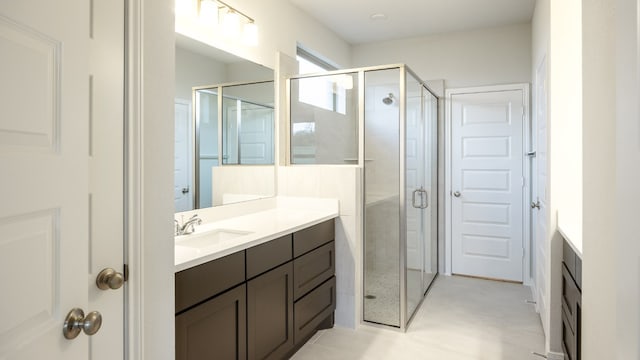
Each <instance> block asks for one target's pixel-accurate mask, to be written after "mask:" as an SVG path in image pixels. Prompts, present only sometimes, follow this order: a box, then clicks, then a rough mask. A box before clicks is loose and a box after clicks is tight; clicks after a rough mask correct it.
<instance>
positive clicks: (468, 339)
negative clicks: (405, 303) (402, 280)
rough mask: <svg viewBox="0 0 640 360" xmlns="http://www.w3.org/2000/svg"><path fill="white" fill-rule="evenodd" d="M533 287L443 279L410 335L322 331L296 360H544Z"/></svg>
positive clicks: (369, 329)
mask: <svg viewBox="0 0 640 360" xmlns="http://www.w3.org/2000/svg"><path fill="white" fill-rule="evenodd" d="M529 299H531V291H530V289H529V288H528V287H525V286H522V285H518V284H510V283H503V282H496V281H489V280H480V279H471V278H464V277H457V276H451V277H449V276H439V277H438V278H437V279H436V280H435V283H434V284H433V287H432V289H431V290H430V292H429V293H428V294H427V297H426V298H425V300H424V302H423V303H422V305H421V306H420V308H419V309H418V310H417V313H416V315H415V318H414V319H413V321H412V323H411V324H410V325H409V330H408V331H407V332H406V333H404V334H403V333H401V332H399V331H394V330H387V329H382V328H378V327H372V326H367V325H362V326H360V327H359V328H358V329H357V330H352V329H346V328H340V327H335V328H333V329H329V330H323V331H321V332H319V333H318V334H317V335H316V336H315V337H314V338H313V341H309V342H308V343H307V344H305V345H304V346H303V347H302V348H301V349H300V351H298V352H297V353H296V354H295V355H294V356H293V359H298V360H305V359H426V360H429V359H438V360H478V359H480V360H484V359H486V360H513V359H518V360H521V359H539V357H536V356H534V355H532V354H531V352H532V351H536V352H539V353H544V333H543V331H542V326H541V324H540V318H539V316H538V314H537V313H536V312H535V309H534V307H533V306H532V305H530V304H527V303H525V300H529Z"/></svg>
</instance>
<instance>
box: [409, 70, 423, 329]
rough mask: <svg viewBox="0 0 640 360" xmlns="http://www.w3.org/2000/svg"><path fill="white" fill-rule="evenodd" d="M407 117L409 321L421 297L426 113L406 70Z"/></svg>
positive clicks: (418, 90) (419, 89)
mask: <svg viewBox="0 0 640 360" xmlns="http://www.w3.org/2000/svg"><path fill="white" fill-rule="evenodd" d="M406 93H407V95H406V99H407V105H406V121H405V126H406V128H405V143H404V146H405V169H404V174H405V194H404V195H405V211H406V219H405V221H406V236H407V247H406V255H407V259H406V266H407V268H406V271H407V273H406V275H407V289H406V291H407V321H408V320H409V319H410V318H411V315H413V312H414V311H415V310H416V308H417V307H418V304H419V303H420V299H422V295H423V292H422V267H423V255H424V250H423V249H424V233H423V231H424V218H423V215H424V211H423V209H422V208H423V207H424V206H425V205H426V204H425V201H426V200H427V199H426V196H425V194H424V192H423V190H424V188H423V185H424V171H425V164H424V117H423V116H422V85H421V84H420V81H419V80H418V79H416V78H415V77H413V76H412V75H411V73H409V72H407V87H406Z"/></svg>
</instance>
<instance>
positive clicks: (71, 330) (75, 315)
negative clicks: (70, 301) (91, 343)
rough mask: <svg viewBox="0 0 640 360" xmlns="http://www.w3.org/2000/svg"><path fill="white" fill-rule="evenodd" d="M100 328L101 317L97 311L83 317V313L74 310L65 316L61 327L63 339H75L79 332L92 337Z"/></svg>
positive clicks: (76, 309)
mask: <svg viewBox="0 0 640 360" xmlns="http://www.w3.org/2000/svg"><path fill="white" fill-rule="evenodd" d="M100 326H102V315H101V314H100V313H99V312H97V311H92V312H90V313H88V314H87V316H86V317H85V316H84V311H82V309H79V308H74V309H72V310H71V311H69V313H68V314H67V317H66V318H65V319H64V325H63V327H62V334H64V337H65V339H69V340H71V339H75V338H76V337H78V334H80V330H82V331H84V333H85V334H87V335H93V334H95V333H97V332H98V330H100Z"/></svg>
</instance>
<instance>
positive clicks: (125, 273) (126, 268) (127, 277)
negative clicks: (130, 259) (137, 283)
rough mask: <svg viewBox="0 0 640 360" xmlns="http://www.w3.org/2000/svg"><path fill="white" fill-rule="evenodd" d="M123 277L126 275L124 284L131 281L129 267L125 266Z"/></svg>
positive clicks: (123, 267)
mask: <svg viewBox="0 0 640 360" xmlns="http://www.w3.org/2000/svg"><path fill="white" fill-rule="evenodd" d="M122 269H123V270H122V275H124V282H127V281H128V280H129V265H127V264H124V265H123V266H122Z"/></svg>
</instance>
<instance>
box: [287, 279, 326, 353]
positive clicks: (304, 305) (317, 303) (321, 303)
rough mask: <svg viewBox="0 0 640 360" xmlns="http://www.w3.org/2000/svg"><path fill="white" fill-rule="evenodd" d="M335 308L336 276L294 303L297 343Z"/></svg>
mask: <svg viewBox="0 0 640 360" xmlns="http://www.w3.org/2000/svg"><path fill="white" fill-rule="evenodd" d="M335 309H336V278H335V276H334V277H332V278H331V279H329V280H327V281H326V282H325V283H324V284H322V285H320V286H319V287H318V288H316V289H315V290H313V291H312V292H310V293H309V294H307V295H306V296H305V297H303V298H301V299H300V300H298V301H297V302H296V303H295V304H294V305H293V318H294V324H295V327H294V340H295V342H296V345H297V344H299V343H301V342H303V341H305V340H306V339H307V337H308V336H309V335H310V334H311V333H313V332H314V331H315V330H316V327H317V326H318V325H319V324H321V323H322V322H323V321H324V320H325V319H326V318H327V317H328V316H331V313H333V311H334V310H335Z"/></svg>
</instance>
